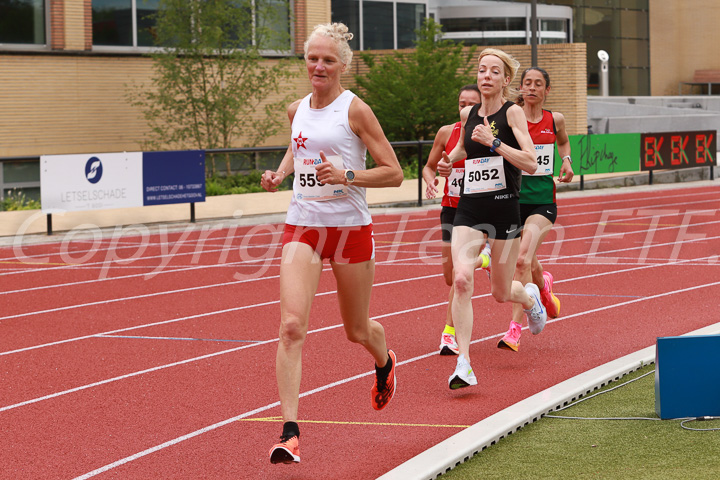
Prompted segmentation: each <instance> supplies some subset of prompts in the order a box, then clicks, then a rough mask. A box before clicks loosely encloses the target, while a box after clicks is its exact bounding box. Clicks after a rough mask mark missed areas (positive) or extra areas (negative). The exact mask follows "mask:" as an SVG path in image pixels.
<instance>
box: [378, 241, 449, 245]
mask: <svg viewBox="0 0 720 480" xmlns="http://www.w3.org/2000/svg"><path fill="white" fill-rule="evenodd" d="M431 241H432V240H431ZM438 241H439V240H438ZM375 243H389V244H391V245H415V244H416V243H418V242H395V241H393V240H375Z"/></svg>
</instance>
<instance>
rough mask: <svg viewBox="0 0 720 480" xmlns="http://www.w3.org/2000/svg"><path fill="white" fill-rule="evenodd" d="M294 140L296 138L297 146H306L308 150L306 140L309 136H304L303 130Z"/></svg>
mask: <svg viewBox="0 0 720 480" xmlns="http://www.w3.org/2000/svg"><path fill="white" fill-rule="evenodd" d="M293 140H295V143H296V144H297V148H304V149H305V150H307V147H306V146H305V140H307V137H305V138H303V136H302V132H300V133H298V136H297V138H293Z"/></svg>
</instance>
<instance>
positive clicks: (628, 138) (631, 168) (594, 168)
mask: <svg viewBox="0 0 720 480" xmlns="http://www.w3.org/2000/svg"><path fill="white" fill-rule="evenodd" d="M569 137H570V150H571V152H572V153H571V156H572V159H573V165H572V166H573V172H574V173H575V175H589V174H594V173H616V172H637V171H638V152H640V134H639V133H602V134H593V135H570V136H569ZM555 158H557V159H560V156H559V154H558V152H557V146H556V147H555ZM561 165H562V161H561V160H558V161H556V162H555V175H557V174H558V172H560V166H561Z"/></svg>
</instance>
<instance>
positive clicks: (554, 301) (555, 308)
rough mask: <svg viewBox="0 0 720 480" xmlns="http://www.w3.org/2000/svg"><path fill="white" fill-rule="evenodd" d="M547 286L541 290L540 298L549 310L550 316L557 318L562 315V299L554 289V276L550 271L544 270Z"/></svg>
mask: <svg viewBox="0 0 720 480" xmlns="http://www.w3.org/2000/svg"><path fill="white" fill-rule="evenodd" d="M543 278H544V279H545V286H544V287H543V288H542V290H540V300H542V304H543V306H544V307H545V309H546V310H547V314H548V317H550V318H557V317H558V315H560V300H558V298H557V297H556V296H555V294H554V293H553V291H552V286H553V276H552V273H550V272H543Z"/></svg>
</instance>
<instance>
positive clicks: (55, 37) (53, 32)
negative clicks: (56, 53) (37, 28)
mask: <svg viewBox="0 0 720 480" xmlns="http://www.w3.org/2000/svg"><path fill="white" fill-rule="evenodd" d="M50 48H52V49H53V50H63V49H65V2H64V1H63V0H50Z"/></svg>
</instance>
